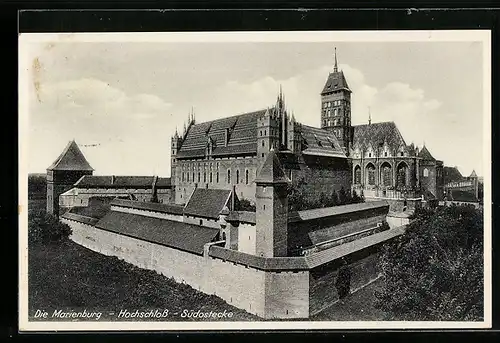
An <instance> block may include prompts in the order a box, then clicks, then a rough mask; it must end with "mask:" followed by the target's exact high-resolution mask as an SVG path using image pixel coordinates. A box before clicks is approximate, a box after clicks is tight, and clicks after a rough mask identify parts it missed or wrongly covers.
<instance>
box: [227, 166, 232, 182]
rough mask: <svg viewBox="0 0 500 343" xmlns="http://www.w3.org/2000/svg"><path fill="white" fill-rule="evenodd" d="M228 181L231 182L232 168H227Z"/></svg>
mask: <svg viewBox="0 0 500 343" xmlns="http://www.w3.org/2000/svg"><path fill="white" fill-rule="evenodd" d="M227 183H231V170H229V169H228V170H227Z"/></svg>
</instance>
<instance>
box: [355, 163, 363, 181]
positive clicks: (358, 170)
mask: <svg viewBox="0 0 500 343" xmlns="http://www.w3.org/2000/svg"><path fill="white" fill-rule="evenodd" d="M354 183H355V184H357V185H359V184H360V183H361V167H360V166H359V165H356V167H354Z"/></svg>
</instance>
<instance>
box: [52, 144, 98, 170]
mask: <svg viewBox="0 0 500 343" xmlns="http://www.w3.org/2000/svg"><path fill="white" fill-rule="evenodd" d="M47 170H84V171H93V170H94V169H93V168H92V167H91V166H90V164H89V162H88V161H87V159H86V158H85V156H84V155H83V153H82V151H81V150H80V148H79V147H78V145H77V144H76V142H75V141H74V140H73V141H71V142H69V143H68V145H66V148H64V150H63V152H62V153H61V155H59V157H58V158H57V159H56V160H55V161H54V163H52V164H51V165H50V167H48V168H47Z"/></svg>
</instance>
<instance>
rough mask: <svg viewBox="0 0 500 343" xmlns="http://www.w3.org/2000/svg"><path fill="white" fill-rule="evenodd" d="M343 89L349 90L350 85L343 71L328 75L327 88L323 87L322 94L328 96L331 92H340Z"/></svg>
mask: <svg viewBox="0 0 500 343" xmlns="http://www.w3.org/2000/svg"><path fill="white" fill-rule="evenodd" d="M341 89H347V90H349V91H350V89H349V85H348V84H347V80H346V78H345V76H344V72H343V71H339V72H333V73H330V74H329V75H328V79H327V80H326V83H325V86H324V87H323V91H322V92H321V94H322V95H323V94H327V93H330V92H334V91H338V90H341Z"/></svg>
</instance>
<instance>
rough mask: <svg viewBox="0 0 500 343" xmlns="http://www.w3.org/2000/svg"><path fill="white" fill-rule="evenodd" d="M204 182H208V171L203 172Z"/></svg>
mask: <svg viewBox="0 0 500 343" xmlns="http://www.w3.org/2000/svg"><path fill="white" fill-rule="evenodd" d="M203 182H207V173H206V172H203Z"/></svg>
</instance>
